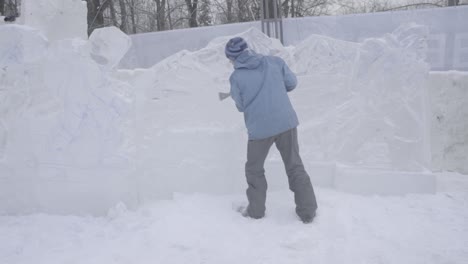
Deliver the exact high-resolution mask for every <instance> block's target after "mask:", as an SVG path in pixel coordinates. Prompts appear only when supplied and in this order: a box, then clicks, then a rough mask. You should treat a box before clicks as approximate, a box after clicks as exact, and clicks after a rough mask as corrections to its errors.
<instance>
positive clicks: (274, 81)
mask: <svg viewBox="0 0 468 264" xmlns="http://www.w3.org/2000/svg"><path fill="white" fill-rule="evenodd" d="M234 69H235V70H234V72H233V73H232V74H231V77H230V79H229V81H230V83H231V97H232V99H234V101H235V103H236V106H237V109H238V110H239V111H240V112H243V113H244V120H245V125H246V127H247V130H248V134H249V140H258V139H264V138H268V137H271V136H274V135H277V134H280V133H282V132H285V131H287V130H290V129H292V128H295V127H297V126H298V125H299V121H298V119H297V115H296V112H295V111H294V108H293V107H292V104H291V101H290V100H289V97H288V94H287V92H290V91H292V90H293V89H294V88H296V85H297V79H296V76H295V75H294V73H293V72H292V71H291V70H290V69H289V67H288V66H287V65H286V63H285V62H284V60H283V59H281V58H279V57H276V56H263V55H260V54H257V53H255V52H254V51H252V50H244V51H243V52H242V53H241V54H240V55H239V56H238V57H237V58H236V60H235V61H234Z"/></svg>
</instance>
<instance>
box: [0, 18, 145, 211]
mask: <svg viewBox="0 0 468 264" xmlns="http://www.w3.org/2000/svg"><path fill="white" fill-rule="evenodd" d="M101 31H106V33H104V32H101ZM101 36H105V39H102V38H101ZM108 41H112V42H113V46H114V47H119V48H116V49H113V50H109V49H108V47H107V46H106V45H105V44H106V43H107V44H108ZM129 41H130V40H129V38H128V36H126V35H125V34H123V33H122V32H120V31H119V30H117V29H113V28H110V29H102V30H97V31H96V35H95V36H94V37H92V38H91V40H90V41H84V40H80V39H70V40H60V41H53V42H50V41H49V40H48V39H47V38H46V37H45V36H44V35H43V34H42V33H41V32H39V31H38V30H36V29H32V28H29V27H26V26H17V25H5V26H1V27H0V182H1V184H0V211H7V212H30V211H38V210H39V211H54V212H61V213H71V212H73V213H80V212H81V213H93V212H96V211H98V210H99V211H100V210H102V208H103V207H106V206H109V205H111V204H113V203H115V201H118V200H124V201H126V202H129V203H132V202H134V201H135V199H136V198H135V191H134V190H133V189H131V187H130V186H132V182H131V181H129V178H128V177H129V175H130V174H131V172H132V164H133V163H132V162H133V161H132V160H131V155H130V154H129V153H130V152H131V150H130V147H129V146H128V144H127V143H128V142H129V140H131V134H130V132H129V131H130V129H127V128H128V127H131V123H132V120H133V113H134V112H133V91H132V89H131V87H130V86H129V85H128V84H127V83H125V82H121V81H118V80H116V79H113V78H111V77H110V74H109V72H110V71H111V70H112V66H114V65H115V64H116V60H117V61H118V59H116V58H121V57H122V56H123V54H125V52H126V51H127V50H128V48H129V45H130V43H129ZM103 50H106V52H103ZM95 57H97V58H99V60H94V58H95Z"/></svg>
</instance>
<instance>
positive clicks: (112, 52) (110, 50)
mask: <svg viewBox="0 0 468 264" xmlns="http://www.w3.org/2000/svg"><path fill="white" fill-rule="evenodd" d="M89 43H90V45H91V57H92V58H93V59H94V60H95V61H96V62H97V63H98V64H100V65H103V66H105V67H106V68H108V69H109V68H114V67H115V66H117V64H119V62H120V60H121V59H122V58H123V56H124V55H125V53H127V51H128V50H129V49H130V46H131V39H130V37H129V36H127V35H126V34H125V33H123V32H122V31H120V30H119V29H118V28H116V27H106V28H99V29H96V30H94V31H93V33H92V34H91V36H90V37H89ZM155 52H157V47H155Z"/></svg>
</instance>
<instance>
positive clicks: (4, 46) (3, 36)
mask: <svg viewBox="0 0 468 264" xmlns="http://www.w3.org/2000/svg"><path fill="white" fill-rule="evenodd" d="M47 45H48V41H47V39H46V38H45V37H44V36H43V35H42V34H41V33H40V32H39V31H38V30H37V29H33V28H30V27H26V26H19V25H4V26H1V27H0V67H1V68H3V67H6V66H11V65H13V64H22V63H30V62H33V61H35V60H38V59H41V58H43V57H44V56H45V53H46V51H47Z"/></svg>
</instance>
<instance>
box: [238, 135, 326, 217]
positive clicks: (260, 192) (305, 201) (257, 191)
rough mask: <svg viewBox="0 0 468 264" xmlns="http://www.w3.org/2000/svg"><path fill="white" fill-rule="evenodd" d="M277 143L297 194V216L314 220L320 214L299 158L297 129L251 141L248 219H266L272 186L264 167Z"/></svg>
mask: <svg viewBox="0 0 468 264" xmlns="http://www.w3.org/2000/svg"><path fill="white" fill-rule="evenodd" d="M273 143H275V144H276V148H278V150H279V152H280V153H281V158H282V159H283V162H284V166H285V169H286V174H287V175H288V181H289V189H290V190H291V191H293V192H294V200H295V202H296V213H297V215H298V216H299V217H300V218H301V219H302V220H304V219H307V218H313V217H314V216H315V211H316V210H317V202H316V200H315V194H314V189H313V187H312V184H311V182H310V178H309V175H308V174H307V172H306V171H305V169H304V165H303V164H302V160H301V157H300V156H299V144H298V143H297V129H296V128H293V129H291V130H288V131H286V132H283V133H281V134H278V135H275V136H272V137H269V138H266V139H261V140H249V142H248V145H247V163H246V164H245V175H246V178H247V183H248V185H249V187H248V188H247V199H248V200H249V206H248V207H247V213H248V215H249V216H250V217H252V218H262V217H263V216H264V215H265V202H266V192H267V187H268V185H267V181H266V179H265V169H264V164H265V159H266V157H267V155H268V152H269V150H270V147H271V145H273Z"/></svg>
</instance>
